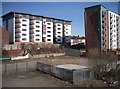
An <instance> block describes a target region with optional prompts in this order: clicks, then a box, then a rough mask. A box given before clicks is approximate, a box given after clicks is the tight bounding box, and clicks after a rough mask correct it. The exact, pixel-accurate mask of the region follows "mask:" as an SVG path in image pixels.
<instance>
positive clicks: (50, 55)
mask: <svg viewBox="0 0 120 89" xmlns="http://www.w3.org/2000/svg"><path fill="white" fill-rule="evenodd" d="M64 55H65V53H51V54H38V55H33V58H40V57H57V56H64Z"/></svg>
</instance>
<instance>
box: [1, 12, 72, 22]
mask: <svg viewBox="0 0 120 89" xmlns="http://www.w3.org/2000/svg"><path fill="white" fill-rule="evenodd" d="M14 13H15V14H24V15H30V16H36V17H42V18H48V19H54V20H61V21H66V22H72V21H70V20H65V19H58V18H53V17H47V16H42V15H34V14H30V13H23V12H9V13H7V14H5V15H3V16H2V18H4V17H5V16H7V15H10V14H14Z"/></svg>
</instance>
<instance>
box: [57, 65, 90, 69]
mask: <svg viewBox="0 0 120 89" xmlns="http://www.w3.org/2000/svg"><path fill="white" fill-rule="evenodd" d="M56 67H58V68H64V69H69V70H79V69H85V68H89V67H86V66H82V65H76V64H63V65H57V66H56Z"/></svg>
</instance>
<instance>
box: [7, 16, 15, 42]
mask: <svg viewBox="0 0 120 89" xmlns="http://www.w3.org/2000/svg"><path fill="white" fill-rule="evenodd" d="M13 23H14V19H13V18H11V19H9V20H8V32H9V34H10V35H9V41H10V42H13V40H14V35H15V34H14V31H13V29H14V28H13V25H14V24H13Z"/></svg>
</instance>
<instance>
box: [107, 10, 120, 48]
mask: <svg viewBox="0 0 120 89" xmlns="http://www.w3.org/2000/svg"><path fill="white" fill-rule="evenodd" d="M108 29H109V49H111V50H116V49H120V16H119V15H118V14H116V13H114V12H112V11H108Z"/></svg>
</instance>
